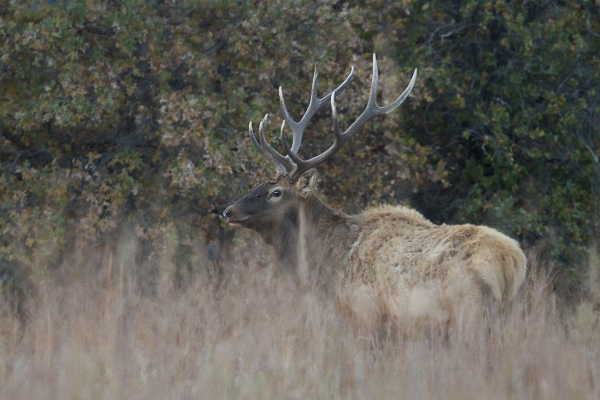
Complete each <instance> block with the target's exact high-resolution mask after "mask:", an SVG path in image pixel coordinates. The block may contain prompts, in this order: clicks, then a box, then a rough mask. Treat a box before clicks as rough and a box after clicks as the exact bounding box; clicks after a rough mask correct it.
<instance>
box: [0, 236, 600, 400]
mask: <svg viewBox="0 0 600 400" xmlns="http://www.w3.org/2000/svg"><path fill="white" fill-rule="evenodd" d="M239 246H240V247H239V249H243V250H244V251H238V252H236V253H237V254H238V256H237V257H234V259H232V260H231V261H229V265H227V266H226V268H225V269H226V273H225V278H224V279H223V280H222V281H220V282H218V280H217V279H216V278H214V277H210V276H209V274H198V275H196V276H193V275H190V276H189V278H187V279H185V280H184V281H183V282H180V283H179V284H174V279H173V277H172V275H170V274H169V273H168V271H169V270H170V267H169V268H164V270H161V271H159V272H158V275H157V276H158V278H157V279H156V280H155V282H154V284H153V285H152V286H151V287H144V286H143V285H141V284H140V281H139V279H138V277H137V276H136V274H138V273H139V270H138V272H134V271H136V268H135V267H136V266H135V265H133V263H135V257H133V256H132V252H131V251H130V250H127V246H124V247H122V248H121V251H120V252H119V251H117V252H116V253H115V254H109V256H107V257H100V259H101V260H102V262H101V263H100V264H99V266H98V265H94V266H86V259H88V258H87V257H89V256H90V255H89V254H87V255H85V257H81V258H80V259H79V260H70V261H69V263H70V265H64V266H61V271H59V272H57V273H56V274H54V276H53V277H52V278H50V277H49V276H47V277H46V278H45V279H39V280H38V281H37V282H35V285H34V294H32V295H30V296H29V298H28V299H27V300H26V301H25V304H24V306H23V310H21V313H16V312H15V310H14V305H12V306H11V304H12V303H10V302H8V301H7V300H4V301H3V303H2V307H1V317H0V399H11V400H12V399H14V400H18V399H598V398H600V322H599V317H600V312H599V310H598V305H597V304H595V303H594V302H592V301H589V300H585V299H584V300H580V301H578V302H576V303H575V304H569V305H565V304H563V302H562V301H561V300H560V299H557V298H556V297H555V295H554V294H553V290H552V287H553V278H552V274H551V273H548V272H547V271H545V270H543V269H541V268H539V266H538V265H536V262H535V257H534V256H531V257H530V258H532V259H533V261H531V262H530V264H531V265H530V269H529V271H528V277H527V282H526V285H525V287H524V288H523V292H522V294H521V296H520V300H519V302H518V303H517V304H516V305H515V307H514V308H513V310H512V312H511V313H510V314H509V315H507V316H506V318H505V319H503V320H502V321H498V320H494V319H491V320H486V321H485V323H483V324H482V326H481V327H479V328H480V329H470V330H468V331H467V330H462V331H458V330H456V331H452V332H450V333H449V334H448V335H447V337H443V338H442V337H437V336H435V335H434V336H431V337H428V338H421V339H414V340H397V339H389V340H388V339H386V338H385V337H383V336H371V337H364V336H358V335H357V334H356V333H355V332H354V331H353V330H352V328H351V327H350V326H349V324H348V322H347V321H346V320H344V318H343V317H342V316H340V315H339V314H338V312H337V311H336V308H335V304H334V302H333V301H332V300H330V299H327V298H324V297H323V296H322V295H321V294H319V293H318V292H315V291H313V290H307V289H299V288H298V287H297V286H296V285H295V284H294V283H293V281H292V280H291V279H289V277H288V276H287V275H285V274H283V273H281V272H280V270H279V269H278V268H277V266H275V265H272V264H270V263H269V259H270V256H269V254H268V252H267V251H266V250H265V249H264V248H263V245H262V244H261V243H260V242H259V241H258V240H250V241H249V242H246V243H243V245H242V244H240V245H239ZM165 263H167V262H166V261H165ZM171 267H172V266H171Z"/></svg>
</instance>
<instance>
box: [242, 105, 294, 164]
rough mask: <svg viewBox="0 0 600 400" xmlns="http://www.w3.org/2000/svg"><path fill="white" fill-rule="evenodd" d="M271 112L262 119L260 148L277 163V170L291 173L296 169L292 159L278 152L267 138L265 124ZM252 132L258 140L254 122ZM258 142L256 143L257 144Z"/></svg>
mask: <svg viewBox="0 0 600 400" xmlns="http://www.w3.org/2000/svg"><path fill="white" fill-rule="evenodd" d="M268 116H269V114H266V115H265V117H264V118H263V119H262V121H260V126H259V128H258V134H259V138H260V147H258V149H259V150H260V151H261V152H262V153H263V154H265V155H266V156H267V157H269V159H270V160H271V161H272V162H273V164H275V167H276V168H277V172H279V173H281V174H284V175H286V176H287V175H289V174H290V172H291V171H293V170H295V169H296V166H295V165H293V164H292V162H291V160H290V159H289V158H288V157H284V156H282V155H281V154H279V153H278V152H277V150H275V149H274V148H273V147H271V145H270V144H269V143H268V142H267V139H266V138H265V126H266V125H267V117H268ZM250 134H251V137H252V139H253V142H255V141H256V138H255V136H254V132H253V131H252V123H250ZM257 144H258V143H255V146H256V145H257Z"/></svg>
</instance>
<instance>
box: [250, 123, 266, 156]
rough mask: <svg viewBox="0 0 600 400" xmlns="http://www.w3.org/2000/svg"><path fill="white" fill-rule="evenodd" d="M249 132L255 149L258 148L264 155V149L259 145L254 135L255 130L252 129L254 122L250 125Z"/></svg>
mask: <svg viewBox="0 0 600 400" xmlns="http://www.w3.org/2000/svg"><path fill="white" fill-rule="evenodd" d="M248 132H249V133H250V139H251V140H252V144H253V145H254V147H256V148H257V149H258V151H260V152H261V153H263V149H262V147H260V144H259V143H258V140H256V136H255V135H254V129H252V121H250V125H248Z"/></svg>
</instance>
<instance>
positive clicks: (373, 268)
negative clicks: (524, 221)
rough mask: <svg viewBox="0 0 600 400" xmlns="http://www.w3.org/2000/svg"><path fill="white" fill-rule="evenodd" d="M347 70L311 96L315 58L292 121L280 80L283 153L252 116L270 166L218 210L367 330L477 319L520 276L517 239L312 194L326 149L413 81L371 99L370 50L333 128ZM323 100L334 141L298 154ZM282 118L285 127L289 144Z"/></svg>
mask: <svg viewBox="0 0 600 400" xmlns="http://www.w3.org/2000/svg"><path fill="white" fill-rule="evenodd" d="M353 76H354V67H352V69H351V71H350V74H349V75H348V76H347V77H346V79H345V80H344V81H343V83H342V84H341V85H340V86H338V87H337V88H336V89H335V90H333V91H332V92H331V93H329V94H327V95H326V96H325V97H323V98H318V96H317V86H318V84H317V78H318V64H317V65H316V67H315V72H314V76H313V83H312V90H311V96H310V101H309V105H308V107H307V109H306V112H305V114H304V116H303V117H302V118H301V119H300V120H299V121H298V122H296V121H294V120H293V119H292V117H291V116H290V113H289V112H288V110H287V108H286V105H285V101H284V97H283V91H282V89H281V87H280V88H279V98H280V103H281V108H282V110H283V115H284V120H283V123H282V125H281V142H282V144H283V148H284V151H285V155H283V154H281V153H279V152H278V151H276V150H275V149H274V148H273V147H272V146H271V145H270V144H269V143H268V142H267V140H266V138H265V127H266V122H267V115H265V117H264V118H263V120H262V122H261V123H260V126H259V130H258V138H257V136H256V135H255V133H254V131H253V128H252V122H250V126H249V133H250V138H251V140H252V143H253V144H254V146H255V147H256V148H257V149H258V150H259V151H260V152H261V153H263V154H264V155H265V156H267V158H268V159H269V160H271V162H272V163H273V164H274V165H275V167H276V169H277V174H276V175H275V177H274V178H273V179H271V180H270V181H268V182H264V183H261V184H259V185H258V186H257V187H255V188H254V189H253V190H252V191H251V192H250V193H249V194H247V195H246V196H244V197H242V198H241V199H239V200H238V201H237V202H235V203H234V204H233V205H231V206H229V207H228V208H227V209H226V210H225V211H224V213H223V215H224V217H225V219H226V220H227V221H228V222H229V223H230V224H232V225H234V226H241V227H245V228H249V229H253V230H255V231H256V232H258V234H259V235H260V236H261V237H262V238H263V239H264V241H265V242H266V243H267V244H269V245H270V246H272V247H273V248H274V249H275V251H276V254H277V256H278V258H279V262H280V263H281V265H283V266H284V267H286V268H289V269H293V270H295V271H298V274H299V275H301V276H305V277H306V276H312V277H314V280H315V281H316V282H319V283H320V285H321V286H323V287H325V288H326V290H327V291H328V292H329V293H332V294H333V295H334V297H335V300H336V304H337V306H338V308H339V310H340V311H341V312H342V313H343V314H345V315H346V316H348V317H349V318H350V320H351V321H352V322H353V323H354V324H355V326H357V327H358V328H360V329H366V330H367V331H372V330H373V329H375V328H378V327H380V326H382V323H384V322H388V323H389V322H395V323H396V324H398V326H408V325H411V324H412V325H413V326H415V327H421V328H423V329H430V327H431V323H434V324H436V325H438V326H443V327H447V326H448V324H450V323H452V322H453V321H454V322H456V321H459V320H469V321H477V319H473V318H478V317H481V316H482V315H483V312H484V309H486V305H492V306H493V307H494V308H495V309H496V310H497V311H501V310H503V309H505V308H506V307H507V306H508V305H510V303H511V302H512V301H513V300H514V299H515V296H516V294H517V291H518V289H519V287H520V286H521V285H522V283H523V281H524V279H525V270H526V258H525V255H524V253H523V251H522V250H521V248H520V247H519V245H518V243H517V242H516V241H515V240H513V239H511V238H509V237H507V236H505V235H503V234H502V233H500V232H498V231H496V230H495V229H492V228H489V227H486V226H475V225H470V224H466V225H454V226H453V225H445V224H443V225H436V224H434V223H432V222H430V221H428V220H427V219H426V218H425V217H423V216H422V215H421V214H420V213H418V212H417V211H414V210H412V209H409V208H407V207H404V206H388V205H384V206H379V207H376V208H370V209H367V210H366V211H364V212H362V213H360V214H358V215H347V214H345V213H343V212H341V211H338V210H335V209H333V208H331V207H329V206H328V205H326V204H325V203H323V202H322V201H321V200H319V199H318V198H317V197H316V196H315V195H314V194H313V189H314V187H315V185H316V183H317V172H316V170H315V167H316V166H317V165H319V164H321V163H323V162H324V161H325V160H327V159H329V158H330V157H332V156H333V155H334V154H335V153H336V152H337V151H338V150H339V149H340V148H341V147H342V146H343V145H344V143H346V142H347V141H348V139H349V138H350V137H352V135H354V134H355V133H356V132H357V131H358V130H359V128H360V127H361V126H362V125H363V124H365V122H366V121H368V120H369V119H370V118H373V117H374V116H377V115H381V114H386V113H389V112H390V111H392V110H394V109H395V108H396V107H398V106H399V105H400V104H402V102H403V101H404V100H405V99H406V98H407V97H408V95H409V93H410V92H411V90H412V88H413V86H414V83H415V80H416V77H417V70H416V69H415V71H414V73H413V76H412V79H411V81H410V83H409V85H408V87H407V88H406V89H405V90H404V92H403V93H402V94H401V95H400V96H399V97H398V98H397V99H396V100H395V101H393V102H392V103H391V104H389V105H387V106H384V107H381V106H379V105H377V101H376V92H377V82H378V69H377V59H376V56H375V54H373V77H372V82H371V88H370V93H369V99H368V101H367V106H366V108H365V110H364V112H363V113H362V114H360V116H359V117H358V118H357V119H356V120H355V121H354V122H353V123H352V124H351V125H350V126H349V127H348V128H347V129H346V130H345V131H344V132H341V130H340V124H339V122H338V115H337V111H336V103H335V97H336V95H337V94H338V93H340V92H341V91H342V90H344V89H345V88H346V87H347V86H348V84H349V83H350V81H351V79H352V77H353ZM327 103H330V105H331V112H332V119H333V131H334V134H335V138H334V141H333V144H332V145H331V147H329V148H328V149H327V150H325V151H324V152H323V153H321V154H319V155H316V156H314V157H312V158H310V159H307V160H305V159H302V158H300V156H298V150H299V149H300V142H301V140H302V136H303V134H304V130H305V128H306V126H307V124H308V122H309V120H310V119H311V118H312V117H313V115H314V114H315V112H316V111H317V110H319V109H320V108H321V107H322V106H324V105H326V104H327ZM286 124H287V125H289V127H290V129H291V131H292V139H293V140H292V145H291V147H290V146H289V143H288V140H287V135H286V132H285V129H286ZM307 274H310V275H307Z"/></svg>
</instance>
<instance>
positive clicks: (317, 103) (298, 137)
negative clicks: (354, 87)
mask: <svg viewBox="0 0 600 400" xmlns="http://www.w3.org/2000/svg"><path fill="white" fill-rule="evenodd" d="M318 77H319V63H317V64H316V65H315V73H314V75H313V83H312V88H311V93H310V101H309V103H308V107H307V108H306V112H305V113H304V115H303V116H302V118H301V119H300V121H298V122H296V121H294V120H293V119H292V117H291V115H290V113H289V112H288V110H287V107H286V106H285V100H284V98H283V88H282V87H281V86H280V87H279V101H280V103H281V108H282V110H283V115H284V117H285V120H286V122H287V123H288V125H289V126H290V129H291V130H292V147H291V149H290V152H291V153H293V154H297V153H298V150H299V149H300V143H301V141H302V136H303V135H304V130H305V129H306V126H307V125H308V122H309V121H310V120H311V118H312V117H313V115H314V114H315V112H317V110H318V109H319V108H321V107H322V106H323V105H324V104H326V103H327V102H328V101H329V98H330V97H331V95H332V94H333V93H334V92H337V93H341V92H342V91H343V90H344V89H346V87H348V85H349V84H350V81H351V80H352V78H353V77H354V67H352V69H351V70H350V74H348V76H347V77H346V79H345V80H344V82H342V83H341V85H339V86H338V87H337V88H336V89H334V90H333V91H331V92H330V93H329V94H327V95H326V96H325V97H323V98H321V99H319V98H318V97H317V87H318Z"/></svg>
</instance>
